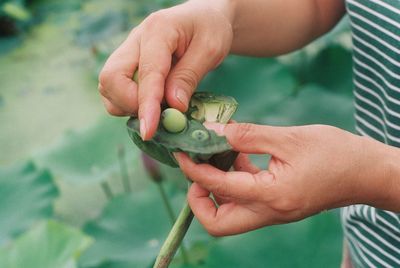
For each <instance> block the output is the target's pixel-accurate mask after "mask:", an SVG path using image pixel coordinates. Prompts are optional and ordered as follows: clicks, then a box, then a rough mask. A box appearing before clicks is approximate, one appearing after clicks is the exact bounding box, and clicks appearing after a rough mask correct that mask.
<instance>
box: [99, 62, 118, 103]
mask: <svg viewBox="0 0 400 268" xmlns="http://www.w3.org/2000/svg"><path fill="white" fill-rule="evenodd" d="M113 77H114V74H113V73H112V72H110V71H108V70H104V69H103V70H102V71H101V72H100V74H99V87H98V88H99V92H100V94H101V95H103V96H105V97H107V96H108V93H109V85H110V83H111V81H112V79H113Z"/></svg>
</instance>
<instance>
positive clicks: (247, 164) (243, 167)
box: [233, 153, 261, 174]
mask: <svg viewBox="0 0 400 268" xmlns="http://www.w3.org/2000/svg"><path fill="white" fill-rule="evenodd" d="M233 166H234V168H235V170H236V171H244V172H249V173H251V174H255V173H258V172H260V171H261V169H260V168H259V167H257V166H256V165H254V164H253V163H252V162H251V160H250V158H249V155H248V154H243V153H241V154H239V155H238V156H237V158H236V160H235V163H234V164H233Z"/></svg>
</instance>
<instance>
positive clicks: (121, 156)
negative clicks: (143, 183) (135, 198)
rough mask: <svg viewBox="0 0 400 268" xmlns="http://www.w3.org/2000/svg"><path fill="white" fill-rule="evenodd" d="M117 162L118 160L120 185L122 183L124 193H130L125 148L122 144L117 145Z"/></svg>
mask: <svg viewBox="0 0 400 268" xmlns="http://www.w3.org/2000/svg"><path fill="white" fill-rule="evenodd" d="M118 162H119V168H120V173H121V178H122V185H123V188H124V191H125V193H130V192H132V189H131V185H130V183H129V175H128V167H127V165H126V155H125V149H124V147H123V146H122V145H121V146H120V147H118Z"/></svg>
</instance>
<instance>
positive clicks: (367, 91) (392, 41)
mask: <svg viewBox="0 0 400 268" xmlns="http://www.w3.org/2000/svg"><path fill="white" fill-rule="evenodd" d="M346 2H347V12H348V14H349V17H350V24H351V29H352V37H353V39H352V40H353V66H354V67H353V72H354V79H353V80H354V97H355V107H356V113H355V118H356V130H357V132H358V133H359V134H361V135H365V136H369V137H372V138H374V139H376V140H379V141H381V142H384V143H386V144H390V145H393V146H396V147H400V0H346ZM399 165H400V159H399ZM399 180H400V178H399ZM342 223H343V229H344V233H345V236H346V240H347V242H348V245H349V249H350V255H351V259H352V263H353V265H354V266H355V267H400V214H396V213H393V212H389V211H383V210H380V209H377V208H373V207H369V206H366V205H354V206H350V207H347V208H344V209H342Z"/></svg>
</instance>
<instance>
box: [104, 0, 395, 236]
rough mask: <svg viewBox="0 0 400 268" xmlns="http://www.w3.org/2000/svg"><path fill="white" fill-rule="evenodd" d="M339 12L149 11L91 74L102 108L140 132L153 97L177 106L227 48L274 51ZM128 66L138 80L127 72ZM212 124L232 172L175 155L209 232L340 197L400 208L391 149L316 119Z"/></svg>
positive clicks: (151, 123) (215, 4) (209, 3)
mask: <svg viewBox="0 0 400 268" xmlns="http://www.w3.org/2000/svg"><path fill="white" fill-rule="evenodd" d="M344 12H345V9H344V1H337V0H302V1H299V0H269V1H265V0H231V1H228V0H192V1H188V2H186V3H184V4H182V5H179V6H176V7H173V8H169V9H165V10H161V11H158V12H155V13H153V14H151V15H150V16H149V17H147V18H146V19H145V20H144V21H143V22H142V23H141V24H140V25H139V26H137V27H136V28H135V29H133V30H132V32H131V33H130V34H129V36H128V37H127V39H126V40H125V41H124V42H123V43H122V44H121V46H120V47H119V48H117V49H116V50H115V52H114V53H113V54H112V55H111V56H110V58H109V59H108V60H107V62H106V64H105V66H104V68H103V70H102V72H101V74H100V77H99V90H100V93H101V94H102V96H103V101H104V104H105V107H106V109H107V110H108V112H109V113H110V114H113V115H118V116H123V115H131V114H135V115H138V117H139V118H140V128H141V135H142V138H143V139H144V140H148V139H150V138H151V137H152V136H153V135H154V133H155V130H156V128H157V125H158V122H159V118H160V103H161V101H162V100H163V99H165V100H166V101H167V103H168V104H169V105H170V106H171V107H173V108H176V109H178V110H180V111H185V110H186V109H187V107H188V101H189V98H190V96H191V94H192V93H193V91H194V90H195V88H196V86H197V84H198V82H199V81H200V80H201V79H202V78H203V77H204V75H205V74H206V73H207V72H208V71H210V70H212V69H213V68H215V67H216V66H218V64H219V63H221V61H222V60H223V59H224V57H225V56H226V55H227V54H228V53H230V52H231V53H236V54H242V55H252V56H275V55H280V54H283V53H287V52H289V51H293V50H296V49H298V48H301V47H302V46H304V45H306V44H307V43H309V42H311V41H312V40H314V39H316V38H317V37H318V36H320V35H322V34H324V33H326V32H327V31H329V30H330V29H331V28H332V27H333V26H334V25H335V24H336V23H337V22H338V21H339V20H340V18H341V17H342V16H343V14H344ZM289 18H290V19H289ZM137 68H138V69H139V84H140V86H139V87H138V85H137V84H136V83H135V82H133V81H132V76H133V73H134V71H135V70H136V69H137ZM214 128H216V130H217V132H219V133H221V134H223V135H226V137H227V139H228V142H229V143H230V144H231V145H232V147H233V148H234V149H235V150H237V151H238V152H240V153H241V154H240V156H239V158H238V160H237V162H236V164H235V167H236V171H232V172H222V171H220V170H217V169H215V168H213V167H211V166H209V165H205V164H202V165H196V164H194V163H193V162H191V161H190V159H189V158H188V157H187V156H185V155H177V159H178V160H179V163H180V165H181V168H182V170H183V171H184V172H185V173H186V175H188V176H189V177H190V178H191V179H192V180H193V181H194V183H193V185H192V187H191V189H190V191H189V193H188V200H189V202H190V205H191V207H192V209H193V211H194V214H195V215H196V216H197V218H198V219H199V220H200V222H201V223H202V224H203V225H204V226H205V227H206V229H207V230H208V231H209V232H210V233H211V234H213V235H216V236H221V235H230V234H236V233H243V232H247V231H250V230H253V229H256V228H260V227H263V226H267V225H272V224H279V223H286V222H291V221H297V220H300V219H302V218H305V217H307V216H310V215H313V214H316V213H319V212H321V211H323V210H326V209H331V208H336V207H340V206H346V205H350V204H368V205H372V206H375V207H378V208H382V209H387V210H392V211H396V212H400V194H399V193H400V183H399V180H400V170H399V169H400V167H399V165H398V163H397V164H396V163H395V162H396V159H397V160H398V159H400V149H398V148H394V147H390V146H387V145H384V144H382V143H379V142H377V141H373V140H372V139H369V138H364V137H360V136H357V135H354V134H351V133H349V132H346V131H343V130H340V129H338V128H334V127H330V126H322V125H312V126H301V127H288V128H279V127H271V126H260V125H252V124H237V123H233V124H229V125H227V126H226V127H224V128H223V127H221V126H217V127H216V126H214ZM247 154H269V155H271V156H272V160H271V161H270V163H269V166H268V169H267V170H260V169H259V168H257V167H256V166H254V165H253V164H251V162H250V161H249V159H248V157H247ZM210 193H212V194H213V195H214V196H215V199H216V202H217V204H215V203H214V202H213V200H212V199H210V197H209V194H210Z"/></svg>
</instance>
